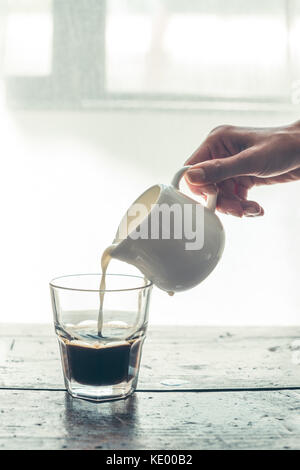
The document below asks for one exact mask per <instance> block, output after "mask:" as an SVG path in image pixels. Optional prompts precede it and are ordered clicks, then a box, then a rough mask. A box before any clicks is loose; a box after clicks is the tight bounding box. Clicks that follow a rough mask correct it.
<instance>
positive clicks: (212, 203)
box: [171, 165, 218, 212]
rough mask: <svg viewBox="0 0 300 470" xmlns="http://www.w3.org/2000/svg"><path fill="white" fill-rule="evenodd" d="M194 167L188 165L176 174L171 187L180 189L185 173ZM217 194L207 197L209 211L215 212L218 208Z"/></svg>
mask: <svg viewBox="0 0 300 470" xmlns="http://www.w3.org/2000/svg"><path fill="white" fill-rule="evenodd" d="M191 166H192V165H186V166H183V167H182V168H180V170H178V171H177V173H175V175H174V177H173V179H172V182H171V185H172V186H174V188H176V189H179V183H180V180H181V178H182V177H183V175H184V173H185V172H186V171H187V170H188V169H189V168H191ZM217 197H218V195H217V194H208V196H207V202H206V207H207V209H209V210H211V211H212V212H215V210H216V206H217Z"/></svg>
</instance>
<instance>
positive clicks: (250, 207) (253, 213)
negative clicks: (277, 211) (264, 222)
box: [241, 201, 265, 217]
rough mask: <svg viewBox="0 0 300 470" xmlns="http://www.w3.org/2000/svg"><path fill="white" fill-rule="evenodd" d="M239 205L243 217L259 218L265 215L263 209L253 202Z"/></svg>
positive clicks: (244, 202) (243, 202)
mask: <svg viewBox="0 0 300 470" xmlns="http://www.w3.org/2000/svg"><path fill="white" fill-rule="evenodd" d="M241 205H242V208H243V215H244V216H245V217H259V216H262V215H264V213H265V211H264V210H263V208H262V207H261V206H260V205H259V204H258V203H257V202H255V201H241Z"/></svg>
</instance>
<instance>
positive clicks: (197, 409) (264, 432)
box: [0, 324, 300, 450]
mask: <svg viewBox="0 0 300 470" xmlns="http://www.w3.org/2000/svg"><path fill="white" fill-rule="evenodd" d="M0 449H109V450H111V449H118V450H120V449H167V450H171V449H180V450H190V449H300V328H299V327H294V328H290V327H289V328H277V327H276V328H273V327H272V328H229V327H225V328H220V327H218V328H215V327H211V328H207V327H152V328H150V331H149V334H148V339H147V341H146V343H145V347H144V353H143V360H142V366H141V372H140V380H139V386H138V391H137V392H136V393H135V395H134V396H133V397H130V398H128V399H127V400H121V401H115V402H107V403H100V404H95V403H90V402H87V401H83V400H76V399H72V398H71V397H70V396H69V395H68V394H67V393H66V391H65V388H64V385H63V380H62V373H61V366H60V358H59V352H58V345H57V342H56V338H55V336H54V333H53V329H52V327H51V326H47V325H44V326H43V325H32V326H30V325H27V326H26V325H13V324H10V325H0Z"/></svg>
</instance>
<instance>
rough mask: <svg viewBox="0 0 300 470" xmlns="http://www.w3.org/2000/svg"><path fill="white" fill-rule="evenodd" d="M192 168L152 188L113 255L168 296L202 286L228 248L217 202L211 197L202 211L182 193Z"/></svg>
mask: <svg viewBox="0 0 300 470" xmlns="http://www.w3.org/2000/svg"><path fill="white" fill-rule="evenodd" d="M188 168H189V167H188V166H186V167H183V168H181V169H180V170H179V171H178V172H177V173H176V175H175V176H174V178H173V180H172V183H171V185H170V186H166V185H163V184H158V185H155V186H152V187H151V188H149V189H147V190H146V191H145V192H144V193H143V194H142V195H141V196H140V197H139V198H138V199H137V200H136V201H135V202H134V203H133V205H132V206H131V207H130V208H129V209H128V211H127V212H126V214H125V216H124V217H123V219H122V221H121V224H120V226H119V229H118V232H117V235H116V238H115V240H114V249H113V250H112V252H111V256H112V258H116V259H119V260H122V261H125V262H127V263H130V264H132V265H134V266H136V267H137V268H138V269H139V270H140V271H141V272H142V273H143V274H144V275H145V277H146V278H147V279H149V280H151V281H152V282H153V283H154V284H155V285H156V286H157V287H159V288H160V289H163V290H165V291H167V292H178V291H184V290H186V289H190V288H192V287H194V286H196V285H197V284H199V283H200V282H201V281H203V279H205V278H206V277H207V276H208V275H209V274H210V273H211V271H212V270H213V269H214V268H215V266H216V265H217V263H218V261H219V259H220V258H221V255H222V252H223V248H224V241H225V235H224V229H223V226H222V224H221V222H220V220H219V218H218V217H217V216H216V214H215V208H216V196H209V197H208V200H207V205H206V207H204V206H203V205H201V204H200V203H199V202H197V201H195V200H194V199H192V198H190V197H188V196H186V195H185V194H183V193H182V192H181V191H180V190H179V183H180V180H181V177H182V176H183V174H184V172H185V171H186V170H187V169H188ZM171 213H172V215H171V217H169V220H168V214H169V215H170V214H171ZM172 217H173V218H172ZM192 227H194V229H195V230H193V228H192ZM192 235H193V236H194V241H191V236H192Z"/></svg>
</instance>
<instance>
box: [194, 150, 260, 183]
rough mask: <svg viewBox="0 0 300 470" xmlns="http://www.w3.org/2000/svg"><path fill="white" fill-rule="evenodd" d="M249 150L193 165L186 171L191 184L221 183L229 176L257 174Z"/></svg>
mask: <svg viewBox="0 0 300 470" xmlns="http://www.w3.org/2000/svg"><path fill="white" fill-rule="evenodd" d="M250 155H251V153H250V152H249V150H248V149H247V150H244V151H242V152H240V153H238V154H236V155H234V156H232V157H224V158H217V159H213V160H206V161H204V162H201V163H198V164H196V165H193V166H192V167H191V168H190V169H189V170H188V171H187V173H186V176H187V180H188V181H189V183H190V184H208V183H219V182H221V181H223V180H225V179H228V178H234V177H235V176H242V175H255V170H253V168H252V166H253V165H252V161H251V160H252V159H251V160H250V158H249V157H250Z"/></svg>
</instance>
